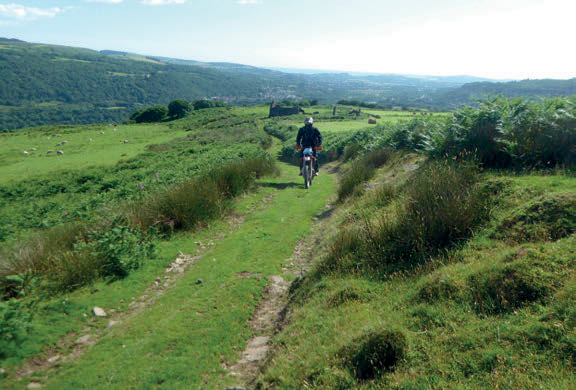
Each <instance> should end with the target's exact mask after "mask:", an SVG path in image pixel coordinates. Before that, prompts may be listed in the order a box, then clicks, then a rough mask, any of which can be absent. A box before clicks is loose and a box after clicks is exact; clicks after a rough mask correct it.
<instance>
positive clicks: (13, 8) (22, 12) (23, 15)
mask: <svg viewBox="0 0 576 390" xmlns="http://www.w3.org/2000/svg"><path fill="white" fill-rule="evenodd" d="M65 10H66V9H65V8H61V7H52V8H36V7H27V6H25V5H21V4H14V3H11V4H0V15H3V16H5V17H7V18H11V19H18V20H36V19H39V18H53V17H55V16H56V15H58V14H59V13H61V12H64V11H65Z"/></svg>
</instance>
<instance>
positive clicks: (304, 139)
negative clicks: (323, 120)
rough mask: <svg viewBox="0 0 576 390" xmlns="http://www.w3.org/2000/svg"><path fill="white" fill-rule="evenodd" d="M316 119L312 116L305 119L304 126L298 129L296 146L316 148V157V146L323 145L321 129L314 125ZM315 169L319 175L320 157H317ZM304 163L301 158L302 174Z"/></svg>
mask: <svg viewBox="0 0 576 390" xmlns="http://www.w3.org/2000/svg"><path fill="white" fill-rule="evenodd" d="M313 124H314V119H312V118H311V117H308V118H306V120H304V127H302V128H301V129H300V130H299V131H298V137H296V147H303V148H304V149H305V148H312V150H314V157H316V152H317V151H316V148H318V147H321V146H322V135H321V134H320V131H318V129H317V128H316V127H314V126H312V125H313ZM315 161H316V163H315V164H314V170H315V171H316V173H315V175H316V176H318V159H317V158H316V159H315ZM302 164H303V160H302V159H300V176H302Z"/></svg>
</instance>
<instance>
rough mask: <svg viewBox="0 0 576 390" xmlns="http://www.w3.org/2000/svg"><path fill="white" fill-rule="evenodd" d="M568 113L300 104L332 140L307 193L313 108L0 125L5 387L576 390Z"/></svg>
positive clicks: (575, 212) (564, 107)
mask: <svg viewBox="0 0 576 390" xmlns="http://www.w3.org/2000/svg"><path fill="white" fill-rule="evenodd" d="M574 107H575V106H574V104H573V99H572V100H571V99H548V100H543V101H542V102H533V101H527V100H522V99H502V98H493V99H488V100H485V101H484V102H482V103H480V104H479V105H478V106H476V107H465V108H461V109H459V110H457V111H455V112H452V113H434V114H429V113H425V114H423V113H412V112H399V111H386V112H379V111H376V110H370V109H365V110H364V109H363V110H362V111H363V113H362V114H361V115H359V116H358V117H357V116H356V114H354V113H351V112H350V111H351V110H352V108H353V107H340V110H339V112H338V113H337V115H336V116H333V115H332V111H331V108H330V107H328V106H314V107H306V108H305V110H306V111H307V112H311V113H314V112H317V114H311V115H312V116H313V117H314V118H315V124H316V126H317V127H318V128H319V129H320V130H321V131H322V133H323V138H324V142H323V151H322V153H321V155H320V158H321V164H322V165H321V167H320V176H319V177H318V178H317V179H316V180H315V181H314V185H313V186H312V187H311V189H310V190H305V189H304V188H303V185H302V182H301V178H299V177H298V171H297V168H296V167H295V165H294V164H295V162H296V161H297V156H296V155H295V153H294V150H293V147H294V144H295V138H296V134H297V131H298V128H299V127H301V124H302V123H303V120H304V118H305V117H306V116H307V115H304V114H299V115H294V116H291V117H285V118H284V117H283V118H268V107H267V106H257V107H231V108H210V109H201V110H195V111H192V112H190V113H189V114H188V115H187V116H186V117H184V118H182V119H179V120H174V121H170V122H160V123H157V124H139V125H118V126H116V131H114V127H113V126H106V125H104V126H78V127H67V126H63V127H50V128H34V129H26V130H23V131H18V132H11V133H4V134H1V135H0V139H1V140H2V144H0V156H1V159H0V163H1V164H3V165H2V166H3V168H4V170H5V171H8V172H10V173H9V174H10V175H11V177H8V178H6V177H4V176H3V178H2V180H1V181H0V220H1V221H2V224H1V225H0V243H1V244H2V250H1V251H0V291H1V292H2V294H3V301H2V302H0V368H2V371H0V381H1V382H0V387H2V388H14V389H16V388H23V387H26V386H27V384H29V383H30V382H37V383H40V384H41V385H42V386H43V388H50V389H52V388H53V389H61V388H74V389H77V388H79V389H82V388H86V389H88V388H94V387H99V388H119V387H122V388H151V387H163V388H200V389H212V388H227V387H230V386H247V388H251V387H255V388H258V389H301V388H311V389H330V390H332V389H381V388H394V389H445V388H462V389H468V388H470V389H476V388H499V389H533V388H550V389H552V388H553V389H556V388H558V389H570V388H574V387H576V379H575V377H574V364H576V352H575V351H576V334H575V329H576V327H575V326H576V310H575V307H576V304H575V301H574V296H575V295H574V293H575V291H576V290H575V289H576V282H575V280H576V279H575V278H574V269H575V268H574V267H575V266H576V262H575V259H576V252H575V249H574V248H576V245H575V244H576V242H575V239H576V198H575V196H574V194H575V193H576V174H575V171H574V166H576V149H574V145H576V132H575V129H574V121H573V118H574V115H575V114H576V112H575V111H574ZM369 114H374V115H379V116H380V117H381V118H380V119H378V120H377V124H375V125H369V124H368V119H369ZM101 131H104V133H105V134H100V132H101ZM55 134H59V136H56V135H55ZM90 138H92V139H93V140H92V142H90V141H88V142H89V143H86V140H87V139H88V140H89V139H90ZM124 139H126V140H128V143H124V142H123V141H124ZM63 140H66V141H68V142H67V143H66V144H64V145H61V150H63V151H64V154H63V155H60V156H56V155H52V154H48V155H47V154H46V152H47V150H45V149H46V148H48V147H50V148H52V147H53V148H54V150H56V149H57V147H55V146H53V145H55V144H56V143H61V142H62V141H63ZM33 147H34V148H36V149H37V150H36V151H34V152H29V155H28V156H24V155H22V151H23V150H28V149H30V148H33ZM330 161H331V162H332V164H331V166H332V167H333V168H336V169H333V170H332V169H331V170H327V169H325V168H326V167H325V166H324V164H325V163H326V162H330ZM334 172H336V173H334ZM336 175H338V177H336ZM327 204H331V205H332V206H329V207H326V206H327ZM326 210H329V211H328V212H327V211H326ZM310 234H312V235H313V236H314V237H313V239H312V238H311V237H310ZM304 237H306V238H307V239H306V240H305V241H306V244H305V245H312V244H310V243H311V242H316V244H314V247H313V248H312V247H311V249H310V250H311V252H312V253H313V255H314V257H313V268H312V269H311V270H310V271H308V272H307V273H302V271H301V270H300V272H299V273H300V275H299V276H298V277H296V276H295V275H296V274H298V272H293V273H292V274H290V273H289V271H290V268H291V267H294V263H295V261H294V260H295V259H294V258H293V256H299V255H300V253H299V252H298V250H297V251H296V252H294V249H295V246H296V244H297V243H298V241H299V240H301V239H303V238H304ZM182 256H184V257H185V258H189V259H193V260H190V261H191V262H192V263H191V265H190V266H189V268H188V269H186V270H185V272H181V273H180V272H177V273H176V274H173V273H171V272H172V271H170V269H172V268H173V267H174V264H175V263H174V261H175V259H176V258H177V257H182ZM296 263H297V262H296ZM293 271H294V270H293ZM296 271H297V270H296ZM271 275H284V277H285V278H287V279H290V281H293V283H292V285H291V287H290V289H289V292H288V297H287V300H288V304H287V307H286V308H285V309H284V310H283V312H282V318H281V321H280V323H278V324H277V325H278V326H277V327H276V328H275V330H274V331H273V330H272V328H274V327H273V326H272V323H271V324H270V325H271V326H270V329H269V330H268V331H267V332H268V333H266V336H270V337H271V346H272V350H271V353H270V354H269V355H268V357H267V358H266V361H265V363H264V365H263V366H262V367H261V373H260V374H258V375H257V377H256V376H254V377H252V378H250V382H249V383H246V382H242V380H241V379H240V378H234V377H232V376H231V375H229V369H228V368H229V367H230V366H232V365H233V364H234V363H235V362H236V361H238V360H239V359H240V357H241V353H242V351H243V350H244V348H245V347H246V344H247V342H248V340H249V339H250V337H252V336H255V335H257V334H255V332H256V331H255V330H254V329H253V328H252V327H251V325H250V319H251V318H252V317H253V315H254V313H255V310H256V308H257V307H258V304H259V302H261V300H262V298H263V297H264V296H265V295H266V291H267V290H266V287H267V285H269V283H270V276H271ZM93 306H101V307H103V308H105V309H106V311H107V312H108V313H109V315H110V317H108V318H97V317H96V316H94V315H92V313H91V310H92V308H93ZM109 320H112V321H113V323H110V322H109ZM82 337H84V338H86V337H87V338H88V340H91V343H90V345H88V346H85V347H82V350H83V354H81V355H79V356H77V357H76V358H72V359H67V358H65V356H67V355H68V354H69V353H70V352H71V351H74V350H75V349H77V348H78V345H79V341H78V340H81V339H82ZM54 359H55V360H54ZM50 360H53V361H52V362H51V363H50V364H47V363H46V362H48V361H50ZM38 362H40V363H38ZM39 366H42V367H39ZM44 366H45V367H44ZM30 367H31V368H30ZM26 370H28V371H29V372H27V373H26V372H25V371H26ZM23 372H24V373H23Z"/></svg>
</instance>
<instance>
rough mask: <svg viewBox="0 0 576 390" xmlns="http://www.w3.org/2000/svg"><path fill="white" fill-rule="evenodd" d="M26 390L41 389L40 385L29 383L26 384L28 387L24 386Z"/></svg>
mask: <svg viewBox="0 0 576 390" xmlns="http://www.w3.org/2000/svg"><path fill="white" fill-rule="evenodd" d="M26 388H27V389H41V388H42V383H38V382H30V383H28V386H26Z"/></svg>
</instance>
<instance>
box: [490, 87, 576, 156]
mask: <svg viewBox="0 0 576 390" xmlns="http://www.w3.org/2000/svg"><path fill="white" fill-rule="evenodd" d="M500 103H501V106H502V107H503V108H507V110H508V118H507V121H506V122H505V127H506V133H507V138H508V141H509V146H508V150H509V151H510V153H511V154H512V155H513V156H514V157H515V158H516V159H517V160H518V162H519V163H520V164H521V165H523V166H528V167H554V166H556V165H566V166H574V165H576V104H575V103H576V101H575V100H574V98H571V99H570V98H554V99H544V100H542V101H541V102H534V101H529V100H522V99H515V100H508V101H506V102H504V101H501V102H500Z"/></svg>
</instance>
